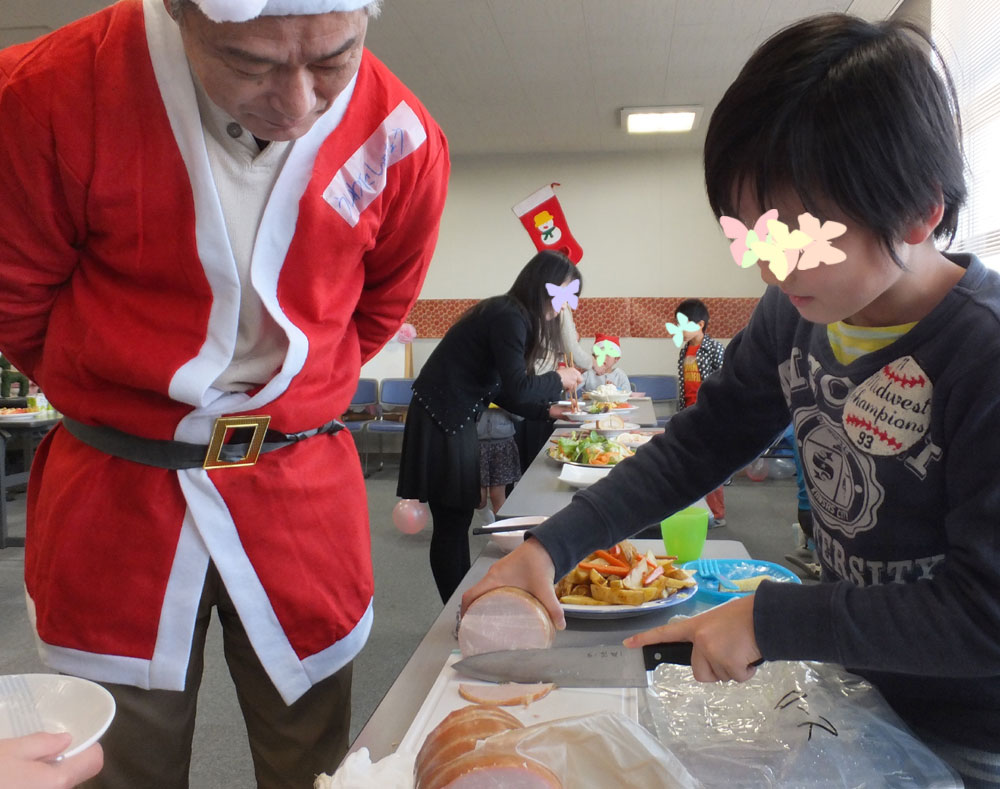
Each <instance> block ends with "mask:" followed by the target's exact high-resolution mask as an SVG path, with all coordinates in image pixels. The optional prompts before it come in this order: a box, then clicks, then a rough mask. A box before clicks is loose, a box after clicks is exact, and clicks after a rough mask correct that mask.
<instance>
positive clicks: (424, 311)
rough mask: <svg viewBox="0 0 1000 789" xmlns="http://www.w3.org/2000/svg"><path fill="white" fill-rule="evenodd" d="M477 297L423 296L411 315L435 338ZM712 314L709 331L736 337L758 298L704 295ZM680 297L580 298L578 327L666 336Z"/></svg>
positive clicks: (585, 331)
mask: <svg viewBox="0 0 1000 789" xmlns="http://www.w3.org/2000/svg"><path fill="white" fill-rule="evenodd" d="M476 301H477V300H476V299H420V300H419V301H417V303H416V304H415V305H414V307H413V310H412V312H410V316H409V317H408V318H407V321H408V322H409V323H412V324H413V325H414V327H415V328H416V330H417V336H418V337H421V338H424V339H433V338H438V337H442V336H444V333H445V332H446V331H447V330H448V328H449V327H450V326H451V325H452V324H453V323H454V322H455V321H456V320H457V319H458V317H459V316H460V315H461V314H462V313H463V312H465V311H466V310H467V309H468V308H469V307H471V306H472V305H473V304H475V303H476ZM702 301H704V302H705V306H707V307H708V313H709V316H710V320H709V325H708V333H709V334H711V335H712V336H713V337H732V336H734V335H735V334H736V333H737V332H738V331H739V330H740V329H742V328H743V327H744V326H746V324H747V321H748V320H750V313H751V312H753V309H754V307H756V306H757V302H758V301H759V299H756V298H702ZM680 302H681V299H679V298H642V297H625V298H606V299H605V298H595V299H580V306H579V309H577V311H576V314H575V316H574V317H575V318H576V328H577V330H578V331H579V332H580V335H581V336H583V337H593V336H594V335H595V334H596V333H597V332H602V333H603V334H617V335H618V336H620V337H652V338H657V337H666V336H667V330H666V327H665V326H664V323H665V322H666V321H668V320H669V321H673V319H674V308H675V307H676V306H677V304H679V303H680Z"/></svg>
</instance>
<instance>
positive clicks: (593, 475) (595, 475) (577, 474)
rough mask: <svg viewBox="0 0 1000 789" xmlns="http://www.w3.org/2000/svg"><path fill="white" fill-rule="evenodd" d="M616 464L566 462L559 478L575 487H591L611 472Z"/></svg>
mask: <svg viewBox="0 0 1000 789" xmlns="http://www.w3.org/2000/svg"><path fill="white" fill-rule="evenodd" d="M613 468H614V466H604V467H603V468H599V467H596V466H574V465H571V464H569V463H566V464H564V465H563V467H562V471H560V472H559V479H560V480H561V481H563V482H565V483H566V484H567V485H570V486H572V487H574V488H589V487H590V486H591V485H593V484H594V483H595V482H597V481H598V480H602V479H604V478H605V477H606V476H608V474H610V473H611V469H613Z"/></svg>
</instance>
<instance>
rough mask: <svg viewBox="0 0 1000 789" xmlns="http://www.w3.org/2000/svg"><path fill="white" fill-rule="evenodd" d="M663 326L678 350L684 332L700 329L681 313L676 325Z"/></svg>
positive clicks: (668, 322)
mask: <svg viewBox="0 0 1000 789" xmlns="http://www.w3.org/2000/svg"><path fill="white" fill-rule="evenodd" d="M751 232H752V231H751ZM665 325H666V327H667V334H669V335H670V339H672V340H673V341H674V345H676V346H677V347H678V348H680V347H681V346H682V345H683V344H684V332H686V331H698V329H700V328H701V327H700V326H699V325H698V324H697V323H695V322H694V321H689V320H688V317H687V315H685V314H684V313H683V312H678V313H677V323H676V324H673V323H670V321H667V323H666V324H665Z"/></svg>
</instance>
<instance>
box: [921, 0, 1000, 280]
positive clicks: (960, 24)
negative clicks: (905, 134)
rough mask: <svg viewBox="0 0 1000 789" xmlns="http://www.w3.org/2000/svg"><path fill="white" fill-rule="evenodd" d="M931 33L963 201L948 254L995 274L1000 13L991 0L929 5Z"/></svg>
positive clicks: (999, 225) (999, 262)
mask: <svg viewBox="0 0 1000 789" xmlns="http://www.w3.org/2000/svg"><path fill="white" fill-rule="evenodd" d="M931 32H932V35H933V37H934V40H935V43H936V44H937V45H938V48H939V49H940V50H941V54H942V55H943V57H944V59H945V62H946V63H947V64H948V68H949V69H950V70H951V72H952V77H953V78H954V80H955V87H956V90H957V92H958V104H959V108H960V110H961V112H962V136H963V144H964V146H965V156H966V160H967V161H968V171H967V172H966V177H967V179H968V185H969V197H968V200H967V202H966V205H965V208H964V209H963V211H962V212H961V214H960V217H959V225H958V232H957V234H956V235H955V241H954V242H953V243H952V246H951V249H952V250H954V251H958V252H973V253H975V254H976V255H978V256H979V257H980V258H981V259H982V261H983V262H984V263H985V264H986V265H988V266H990V267H992V268H995V269H998V270H1000V12H998V9H997V0H933V2H932V4H931Z"/></svg>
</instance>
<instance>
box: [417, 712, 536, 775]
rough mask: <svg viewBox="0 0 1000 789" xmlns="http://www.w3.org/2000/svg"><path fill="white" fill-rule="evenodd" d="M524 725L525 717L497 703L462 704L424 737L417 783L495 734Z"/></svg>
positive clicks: (419, 755)
mask: <svg viewBox="0 0 1000 789" xmlns="http://www.w3.org/2000/svg"><path fill="white" fill-rule="evenodd" d="M520 728H523V726H522V724H521V721H519V720H518V719H517V718H515V717H514V716H513V715H511V714H510V713H509V712H507V711H506V710H502V709H499V708H497V707H495V706H475V705H470V706H468V707H462V708H461V709H457V710H455V711H454V712H451V713H449V714H448V715H447V716H446V717H445V718H444V720H442V721H441V722H440V723H439V724H438V725H437V726H435V727H434V728H433V729H432V730H431V731H430V733H429V734H428V735H427V737H426V738H425V739H424V743H423V745H422V746H421V747H420V752H419V753H418V754H417V758H416V761H415V763H414V774H415V776H416V781H417V787H418V788H420V789H422V787H423V786H424V782H425V781H426V780H427V779H428V778H429V777H430V776H431V775H432V774H434V772H435V771H436V770H437V769H438V768H439V767H443V766H444V765H446V764H448V763H450V762H452V761H454V760H456V759H458V758H460V757H461V756H463V755H464V754H466V753H468V752H469V751H471V750H472V749H473V748H475V747H476V743H477V742H479V741H480V740H485V739H486V738H487V737H489V736H491V735H493V734H499V733H500V732H504V731H510V730H511V729H520Z"/></svg>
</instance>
